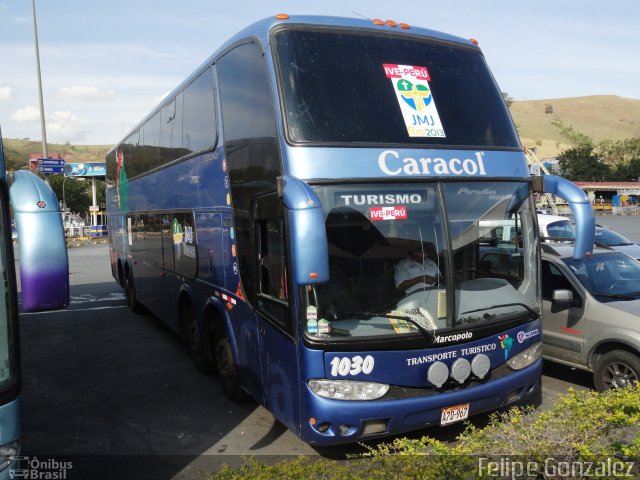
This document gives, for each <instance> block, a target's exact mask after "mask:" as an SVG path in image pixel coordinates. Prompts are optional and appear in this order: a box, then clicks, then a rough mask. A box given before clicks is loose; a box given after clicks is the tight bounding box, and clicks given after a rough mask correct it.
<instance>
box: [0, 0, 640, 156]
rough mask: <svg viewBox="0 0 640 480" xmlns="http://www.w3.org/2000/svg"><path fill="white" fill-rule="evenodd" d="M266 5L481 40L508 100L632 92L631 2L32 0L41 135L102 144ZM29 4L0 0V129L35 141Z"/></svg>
mask: <svg viewBox="0 0 640 480" xmlns="http://www.w3.org/2000/svg"><path fill="white" fill-rule="evenodd" d="M277 13H288V14H289V15H291V16H292V17H294V16H295V15H296V14H299V15H302V14H304V15H316V14H317V15H332V16H344V17H358V16H359V17H366V18H372V19H373V18H381V19H383V20H386V19H392V20H396V21H397V22H405V23H408V24H410V25H416V26H420V27H425V28H430V29H433V30H439V31H443V32H446V33H450V34H454V35H457V36H460V37H463V38H475V39H477V40H478V41H479V42H480V43H479V44H480V48H482V50H483V53H484V55H485V57H486V59H487V62H488V64H489V66H490V68H491V70H492V72H493V74H494V76H495V78H496V80H497V82H498V84H499V86H500V89H501V90H502V91H504V92H507V93H508V94H509V95H510V96H511V97H513V98H514V99H516V100H533V99H555V98H564V97H578V96H584V95H618V96H621V97H627V98H633V99H640V81H639V79H640V47H638V40H637V35H638V26H639V25H640V1H638V0H609V1H608V2H602V1H597V2H596V1H592V0H582V1H577V0H554V1H550V0H536V1H530V0H447V1H446V2H445V1H439V2H434V1H429V0H418V1H415V2H411V3H410V4H408V3H407V2H395V1H389V0H323V1H321V2H309V3H306V2H300V1H291V0H282V1H279V2H275V1H274V2H268V1H266V2H265V1H264V0H233V1H230V2H224V3H223V2H220V1H218V0H208V1H207V0H180V1H175V0H153V1H151V0H109V1H87V0H83V1H78V0H36V18H37V23H38V39H39V46H40V64H41V70H42V84H43V97H44V110H45V119H46V131H47V140H48V141H49V142H51V143H65V142H70V143H73V144H88V145H95V144H100V145H113V144H114V143H116V142H118V141H119V140H120V139H121V138H122V137H123V136H124V135H125V134H126V133H127V132H128V131H129V130H130V129H131V128H132V127H133V126H134V125H135V124H136V123H138V121H140V120H141V119H142V118H143V117H144V116H145V115H146V114H147V113H148V112H149V111H150V110H151V109H152V108H153V107H154V106H155V105H156V104H157V103H158V102H159V101H160V100H161V99H162V97H163V96H164V95H166V94H167V93H168V92H170V91H171V90H172V89H173V88H174V87H175V86H177V85H178V84H179V83H180V82H181V81H182V80H183V79H184V78H185V77H186V76H187V75H189V73H191V72H192V71H193V70H194V69H195V68H196V67H198V66H199V65H200V64H201V63H202V62H203V61H204V60H205V59H206V58H207V57H208V56H209V55H211V54H212V53H213V52H214V51H215V50H216V49H217V48H218V47H219V46H220V45H221V44H222V43H223V42H224V41H225V40H227V39H228V38H229V37H231V36H232V35H233V34H235V33H236V32H237V31H239V30H241V29H242V28H244V27H245V26H247V25H249V24H251V23H253V22H254V21H257V20H260V19H262V18H265V17H270V16H273V15H275V14H277ZM35 58H36V57H35V47H34V33H33V15H32V3H31V1H29V0H0V126H1V127H2V134H3V135H4V136H5V137H7V138H30V139H33V140H40V139H41V133H40V110H39V101H38V89H37V76H36V60H35Z"/></svg>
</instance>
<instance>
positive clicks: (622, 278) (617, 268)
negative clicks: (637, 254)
mask: <svg viewBox="0 0 640 480" xmlns="http://www.w3.org/2000/svg"><path fill="white" fill-rule="evenodd" d="M563 260H564V262H565V263H566V264H567V265H568V266H569V268H570V269H571V271H572V272H573V273H574V274H575V276H576V278H578V280H580V282H581V283H582V284H583V285H584V287H585V288H586V289H587V290H588V291H589V292H590V293H591V294H592V295H595V296H601V297H605V298H615V297H617V296H619V297H625V296H631V297H633V296H637V295H640V262H638V261H637V260H634V259H633V258H631V257H629V256H627V255H625V254H624V253H620V252H606V253H598V254H593V255H591V256H589V257H585V258H584V259H583V260H575V259H573V258H565V259H563Z"/></svg>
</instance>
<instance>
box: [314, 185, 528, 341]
mask: <svg viewBox="0 0 640 480" xmlns="http://www.w3.org/2000/svg"><path fill="white" fill-rule="evenodd" d="M315 189H316V192H317V193H318V196H319V198H320V199H321V201H322V203H323V208H324V212H325V215H326V217H325V218H326V220H325V224H326V232H327V241H328V244H329V272H330V280H329V282H328V283H326V284H323V285H319V286H315V287H313V288H311V287H304V294H303V297H304V299H305V308H306V318H305V319H304V321H305V325H304V327H305V332H306V333H307V334H308V335H309V336H311V337H313V338H331V339H332V340H339V339H340V338H344V339H346V340H348V339H349V338H355V339H358V338H362V337H374V336H385V335H387V336H388V335H402V334H412V335H416V334H417V335H422V334H425V333H429V334H430V335H431V334H432V333H433V332H435V331H436V330H442V329H452V328H468V327H469V326H470V324H473V325H471V326H473V327H476V326H482V325H483V324H489V323H496V322H501V321H508V320H514V319H522V321H528V320H530V319H532V318H536V316H537V315H538V312H535V311H534V310H533V309H532V308H531V306H532V305H533V306H534V308H535V305H537V303H538V302H537V296H536V295H537V293H536V291H537V289H536V278H537V268H536V267H535V265H536V262H535V258H536V243H535V242H536V241H537V240H536V235H535V227H534V223H533V221H532V218H533V210H532V202H531V199H530V195H529V191H528V186H527V185H526V184H521V183H515V182H473V183H444V184H441V185H437V184H368V185H339V186H316V187H315ZM522 192H524V194H523V193H522ZM445 212H446V216H445ZM445 218H448V219H449V220H448V223H447V222H446V220H445ZM438 333H440V332H438Z"/></svg>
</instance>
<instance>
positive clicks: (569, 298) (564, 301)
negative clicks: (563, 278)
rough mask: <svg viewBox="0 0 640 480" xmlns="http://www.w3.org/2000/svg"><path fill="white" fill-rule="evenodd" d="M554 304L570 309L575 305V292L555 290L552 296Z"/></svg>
mask: <svg viewBox="0 0 640 480" xmlns="http://www.w3.org/2000/svg"><path fill="white" fill-rule="evenodd" d="M551 300H552V301H553V303H557V304H558V305H562V306H565V307H568V306H570V305H572V304H573V292H572V291H571V290H554V291H553V293H552V294H551Z"/></svg>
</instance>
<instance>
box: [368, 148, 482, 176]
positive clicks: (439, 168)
mask: <svg viewBox="0 0 640 480" xmlns="http://www.w3.org/2000/svg"><path fill="white" fill-rule="evenodd" d="M378 167H379V168H380V170H381V171H382V173H384V174H385V175H389V176H396V175H400V174H404V175H460V176H482V175H486V174H487V172H486V170H485V167H484V152H475V154H474V156H473V158H464V159H460V158H441V157H435V158H429V157H426V158H411V157H405V158H400V154H399V153H398V152H396V151H395V150H385V151H384V152H382V153H381V154H380V155H379V156H378Z"/></svg>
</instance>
